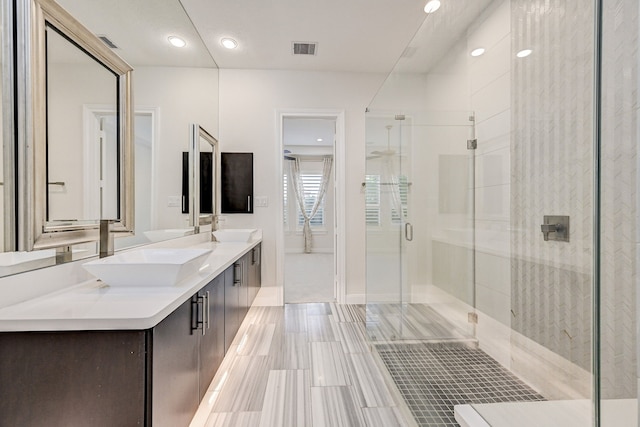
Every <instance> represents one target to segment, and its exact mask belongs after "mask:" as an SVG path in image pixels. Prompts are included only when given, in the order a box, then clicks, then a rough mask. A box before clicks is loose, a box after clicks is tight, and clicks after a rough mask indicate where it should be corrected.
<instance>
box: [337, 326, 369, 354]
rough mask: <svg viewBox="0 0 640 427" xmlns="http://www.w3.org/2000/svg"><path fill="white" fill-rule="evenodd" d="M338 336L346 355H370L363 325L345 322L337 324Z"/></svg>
mask: <svg viewBox="0 0 640 427" xmlns="http://www.w3.org/2000/svg"><path fill="white" fill-rule="evenodd" d="M337 329H338V335H339V338H340V342H341V343H342V348H343V350H344V352H345V353H370V352H371V347H370V345H369V343H368V342H367V339H366V335H365V334H366V332H365V329H364V325H363V324H362V323H351V322H343V323H338V324H337Z"/></svg>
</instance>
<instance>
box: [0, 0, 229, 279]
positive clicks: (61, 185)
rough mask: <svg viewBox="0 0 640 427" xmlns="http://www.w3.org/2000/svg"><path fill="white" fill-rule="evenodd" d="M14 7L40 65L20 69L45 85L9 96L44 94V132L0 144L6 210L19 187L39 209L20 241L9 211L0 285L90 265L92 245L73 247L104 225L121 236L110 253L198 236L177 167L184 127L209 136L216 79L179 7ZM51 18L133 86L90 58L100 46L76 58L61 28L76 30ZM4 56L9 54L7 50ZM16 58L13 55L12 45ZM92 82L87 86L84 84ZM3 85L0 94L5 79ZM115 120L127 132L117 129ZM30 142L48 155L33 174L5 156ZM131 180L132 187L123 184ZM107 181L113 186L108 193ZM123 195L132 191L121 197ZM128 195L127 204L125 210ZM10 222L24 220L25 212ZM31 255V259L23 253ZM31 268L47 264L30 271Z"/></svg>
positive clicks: (131, 3)
mask: <svg viewBox="0 0 640 427" xmlns="http://www.w3.org/2000/svg"><path fill="white" fill-rule="evenodd" d="M7 3H13V2H2V7H3V9H2V11H3V13H4V10H5V9H6V8H7V7H9V6H10V5H7ZM16 4H17V8H16V13H17V15H18V16H17V19H18V21H17V22H23V21H25V20H27V18H28V17H30V16H33V17H35V18H37V20H38V22H39V23H40V24H41V25H40V26H37V27H36V26H35V25H32V28H27V29H23V32H24V33H25V38H26V37H27V36H28V37H29V38H30V39H29V40H31V38H33V39H34V40H40V42H39V43H40V44H39V45H36V46H37V47H38V49H39V51H40V52H45V53H46V57H42V58H40V59H38V58H33V59H32V58H31V57H29V58H28V60H26V59H25V61H23V62H25V63H27V62H33V64H29V65H33V67H36V68H38V69H42V70H45V72H46V73H47V74H46V77H47V78H48V79H49V81H48V82H46V80H45V82H46V83H48V84H44V83H43V84H42V85H41V87H36V86H34V85H27V84H25V85H24V87H23V88H21V87H20V82H18V84H17V85H16V86H18V89H19V90H18V92H20V91H22V93H27V92H29V91H30V89H31V88H36V89H42V91H38V90H36V91H35V92H39V93H41V94H42V96H41V98H39V99H37V100H36V101H37V104H38V105H40V106H41V107H42V108H41V109H40V110H38V111H41V112H40V113H37V114H36V115H35V116H34V118H35V119H36V120H43V119H44V120H47V119H48V120H49V126H48V128H47V127H44V126H36V125H35V123H34V126H33V127H30V128H29V129H27V130H26V131H24V132H22V136H19V139H20V138H21V140H19V141H18V142H17V144H14V143H12V142H11V141H10V139H11V136H12V132H5V133H4V136H3V147H4V149H3V151H2V156H3V176H4V177H7V178H8V179H11V178H12V177H13V176H14V175H15V176H17V178H18V179H17V180H16V181H17V182H16V183H11V182H9V184H10V185H8V186H0V189H2V191H3V194H4V195H5V199H4V200H5V202H4V203H5V207H7V206H13V205H14V204H15V203H16V198H12V199H11V200H9V201H8V202H7V201H6V200H7V195H8V194H10V191H13V189H16V192H17V193H18V195H20V194H23V187H22V186H24V185H26V184H27V183H28V185H33V186H34V188H33V189H32V192H31V194H32V195H33V198H34V200H33V205H35V203H36V200H35V198H36V195H38V197H40V200H39V201H38V204H39V205H38V206H40V207H41V208H42V209H41V210H38V211H37V212H38V213H37V215H38V218H35V216H36V210H35V209H34V210H32V212H33V214H32V215H33V217H32V218H30V219H29V221H30V224H32V226H30V227H27V228H28V232H27V231H25V227H23V225H24V224H16V222H15V221H13V220H12V219H11V216H12V215H13V211H12V210H11V209H4V217H3V223H4V228H3V229H2V231H1V232H2V234H3V235H2V239H0V240H1V241H3V242H5V245H4V247H3V248H2V250H3V251H4V253H0V258H2V256H4V255H6V258H3V259H0V276H4V275H7V274H14V273H18V272H21V271H25V270H30V269H34V268H39V267H43V266H46V265H52V264H54V263H56V262H61V261H66V260H75V259H80V258H84V257H87V256H93V255H95V254H96V253H97V244H96V242H95V241H90V242H88V243H80V242H81V241H83V240H85V239H86V238H87V236H89V237H91V236H94V237H95V238H97V227H96V224H97V220H98V219H100V218H107V219H114V218H115V219H118V220H119V223H120V228H119V231H123V232H122V233H118V234H117V235H116V237H117V238H116V240H115V247H116V250H117V249H123V248H128V247H132V246H136V245H143V244H148V243H151V242H156V241H159V240H165V239H170V238H175V237H180V236H184V235H188V234H192V233H194V231H195V230H196V225H195V224H194V220H193V219H190V218H189V214H185V213H182V209H181V205H182V203H181V202H182V200H181V197H182V194H181V193H182V189H181V173H182V161H181V155H182V152H184V151H188V150H189V144H190V130H191V127H190V125H191V124H192V123H194V122H195V123H199V124H201V125H202V127H203V128H206V129H207V130H208V131H209V132H211V135H217V132H218V69H217V66H216V64H215V62H214V61H213V59H212V58H211V56H210V54H209V52H208V51H207V49H206V48H205V46H204V43H203V42H202V40H201V39H200V35H199V34H198V32H197V31H196V30H195V28H193V25H192V23H191V20H190V19H189V17H188V16H187V15H186V13H185V11H184V9H183V7H182V5H181V3H180V1H179V0H154V1H153V2H149V1H147V0H110V1H108V2H87V1H86V0H58V1H57V3H54V2H53V1H52V0H20V1H18V2H17V3H16ZM58 5H59V6H58ZM34 10H35V11H36V12H37V13H33V11H34ZM53 10H55V13H54V12H51V11H53ZM58 12H60V13H62V15H67V16H68V17H73V19H75V20H77V21H78V22H79V23H80V24H81V25H77V27H78V28H80V27H82V28H85V29H86V30H87V32H88V33H90V34H91V35H92V36H91V38H92V39H93V40H94V41H97V42H99V43H98V45H99V46H100V49H104V48H105V47H106V46H108V51H110V52H111V53H113V54H115V55H114V56H116V57H119V58H122V63H123V64H129V65H130V67H129V68H132V69H133V70H134V71H133V72H132V76H133V77H132V80H133V84H131V81H130V80H129V78H128V77H129V76H127V75H126V73H124V74H123V73H121V70H118V69H115V70H114V68H113V67H112V65H113V64H112V63H111V61H110V60H105V59H104V58H102V57H101V56H100V55H98V54H96V53H95V52H94V48H96V49H97V46H98V45H93V47H92V46H89V47H87V46H84V45H83V43H79V42H78V41H77V40H76V39H75V36H74V34H75V33H74V32H72V34H69V33H68V31H67V30H69V28H68V27H72V28H73V29H74V30H75V29H76V26H75V25H68V26H65V25H61V22H60V20H59V19H53V17H52V16H53V15H54V14H57V13H58ZM12 13H13V12H12ZM3 16H4V15H3ZM63 20H64V19H63ZM9 21H11V19H10V20H9ZM9 33H11V31H9ZM2 34H3V35H4V34H5V32H4V28H3V32H2ZM94 36H98V37H97V38H96V37H94ZM170 36H178V37H180V38H181V39H183V40H184V41H185V42H186V44H185V46H184V47H183V48H176V47H174V46H172V45H171V44H170V43H169V40H168V39H169V37H170ZM2 42H3V43H4V42H5V41H4V40H2ZM7 44H8V45H9V46H13V40H9V41H8V42H7ZM18 46H19V47H18V49H17V50H18V51H20V50H21V48H20V46H21V45H20V42H19V40H18ZM25 51H26V49H25ZM5 52H9V53H10V52H11V49H3V56H2V60H3V61H4V53H5ZM19 55H20V54H19ZM17 64H18V65H17V70H18V73H17V74H18V75H20V73H21V71H22V70H23V69H24V68H25V67H24V66H23V65H22V64H21V63H20V61H18V62H17ZM21 67H22V68H21ZM7 68H8V69H9V70H11V69H12V67H7ZM3 69H4V67H3ZM89 76H92V78H93V79H94V80H93V81H89V80H88V77H89ZM2 77H3V82H4V80H5V73H4V71H3V76H2ZM18 80H19V79H18ZM124 82H126V84H123V83H124ZM6 87H8V88H12V87H13V84H9V85H7V86H5V85H4V84H3V86H2V88H1V89H2V91H3V92H4V91H5V88H6ZM130 88H132V89H133V100H134V103H133V104H132V105H129V106H127V105H124V104H123V99H124V98H125V97H126V95H123V92H122V91H123V90H127V89H130ZM4 95H5V93H2V96H3V97H4ZM3 105H9V104H7V103H4V102H3ZM18 106H19V105H18ZM9 110H10V109H9ZM4 113H5V112H4V111H3V115H2V116H3V117H6V114H4ZM38 114H40V115H39V116H38ZM123 115H124V116H125V118H124V119H123ZM123 120H129V121H130V122H131V123H129V125H133V126H123ZM123 128H124V129H131V132H132V134H131V135H128V137H130V140H131V144H130V146H129V148H124V146H123V143H124V141H125V139H126V137H127V135H123ZM30 132H31V133H33V135H30V134H29V133H30ZM19 133H20V132H19ZM36 134H37V135H36ZM36 137H37V138H40V140H43V141H46V142H47V144H48V145H39V146H38V147H42V146H44V147H45V150H44V156H41V157H40V159H42V158H44V159H45V161H44V163H39V165H40V166H39V167H36V165H35V161H34V164H29V162H30V161H31V160H30V159H31V157H29V156H26V155H23V154H22V152H20V153H18V154H17V155H15V154H14V153H11V150H12V149H13V147H15V146H18V147H24V146H27V145H28V143H27V141H29V140H30V138H33V139H34V140H35V139H36ZM34 148H35V146H34ZM7 153H9V154H7ZM126 153H128V155H125V154H126ZM41 154H42V153H41ZM123 156H124V159H123V158H122V157H123ZM15 161H18V163H19V164H20V165H22V168H19V170H18V171H17V172H16V171H11V170H7V168H6V165H12V164H13V163H14V162H15ZM127 161H129V162H130V164H129V165H127V164H126V162H127ZM39 162H41V160H39ZM70 165H71V166H70ZM26 171H29V172H26ZM127 172H129V173H130V174H131V175H132V176H134V179H127V180H122V175H123V174H126V173H127ZM114 177H119V178H120V179H116V180H115V181H114V179H113V178H114ZM127 183H134V184H135V185H132V186H131V188H127ZM2 187H5V188H2ZM36 187H37V188H36ZM24 190H25V191H26V189H24ZM128 190H131V191H129V194H130V195H131V197H132V202H131V203H129V202H127V200H126V197H125V198H123V196H124V195H125V194H126V193H127V191H128ZM18 199H19V197H18ZM133 200H135V210H133V209H131V210H130V211H127V207H128V208H133ZM18 201H19V200H18ZM19 204H20V203H19ZM21 206H24V204H21ZM16 211H17V212H18V214H17V217H18V218H19V219H20V218H23V216H26V215H27V213H28V212H27V211H31V210H30V209H25V208H22V209H20V208H19V209H16ZM127 212H129V214H130V216H131V217H130V218H129V217H127ZM198 221H199V218H198ZM203 221H204V222H206V218H203ZM18 222H19V221H18ZM35 224H39V226H36V225H35ZM131 225H135V227H134V232H133V233H126V232H125V231H126V230H127V229H129V228H130V226H131ZM60 232H62V233H60ZM65 234H66V236H65V237H64V238H63V237H62V236H63V235H65ZM119 236H120V237H119ZM87 240H91V239H87ZM28 242H32V245H31V246H29V243H28ZM60 245H65V248H64V249H65V250H68V251H69V252H70V253H71V256H68V257H66V258H64V259H62V258H61V257H59V256H58V257H57V260H56V256H55V255H56V251H60V249H59V248H60ZM66 245H68V246H66ZM33 248H36V249H38V250H36V251H32V252H29V253H26V252H20V251H25V250H31V249H33ZM47 248H51V249H47ZM30 258H43V259H45V260H44V261H42V260H40V259H39V260H37V262H35V261H33V260H31V261H29V260H28V259H30ZM5 261H6V262H5ZM5 264H6V268H4V267H5Z"/></svg>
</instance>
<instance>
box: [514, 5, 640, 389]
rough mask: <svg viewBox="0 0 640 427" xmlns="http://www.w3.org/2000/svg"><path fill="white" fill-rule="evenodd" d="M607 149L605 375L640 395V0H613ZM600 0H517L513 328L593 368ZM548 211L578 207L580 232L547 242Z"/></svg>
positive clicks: (612, 385) (605, 88) (608, 384)
mask: <svg viewBox="0 0 640 427" xmlns="http://www.w3.org/2000/svg"><path fill="white" fill-rule="evenodd" d="M604 4H605V13H604V37H603V56H604V58H603V59H604V61H603V64H604V68H603V85H602V96H603V103H602V111H603V115H602V117H603V120H602V158H601V170H602V175H601V188H602V191H601V194H602V204H601V225H602V235H601V247H602V250H601V257H600V260H601V264H600V265H601V307H602V309H601V325H602V334H601V344H602V345H601V359H602V363H601V369H602V371H601V378H602V392H603V397H604V398H622V397H635V395H636V394H635V393H636V377H637V375H636V335H635V325H636V306H635V286H636V274H635V268H636V265H635V262H636V261H635V260H636V254H635V250H636V246H635V244H634V243H635V237H636V233H637V228H636V216H637V209H636V203H637V201H636V191H637V185H636V183H637V174H638V171H637V165H636V160H637V155H636V151H637V147H636V145H637V136H638V135H637V116H636V114H637V112H636V111H635V107H634V106H635V105H637V101H636V98H637V75H638V67H637V60H638V56H637V48H638V3H637V1H633V0H614V1H606V2H604ZM593 22H594V19H593V9H592V5H591V4H590V3H588V2H580V1H578V0H567V1H559V0H555V1H550V2H549V1H530V0H527V1H525V0H515V1H513V2H512V20H511V23H512V28H513V39H512V42H513V46H514V50H513V52H514V53H515V52H517V51H519V50H520V49H524V48H531V49H533V54H532V55H531V56H529V57H527V58H522V59H518V58H515V57H514V59H513V60H512V67H513V81H512V98H511V100H512V126H513V140H512V148H511V173H512V183H511V190H512V191H511V228H512V235H511V249H512V255H513V258H512V265H511V268H512V289H511V303H512V310H513V312H514V317H513V319H512V325H513V328H514V329H515V330H516V331H517V332H520V333H522V334H523V335H525V336H526V337H528V338H530V339H533V340H534V341H536V342H538V343H540V344H542V345H544V346H545V347H547V348H549V349H551V350H552V351H554V352H556V353H557V354H558V355H560V356H562V357H564V358H566V359H568V360H570V361H571V362H573V363H576V364H577V365H579V366H581V367H583V368H584V369H587V370H590V369H591V353H592V348H591V322H592V314H591V301H592V299H591V293H592V289H591V285H592V268H593V236H592V224H593V216H592V211H593V203H592V202H593V197H592V195H593V181H594V174H593V150H592V148H593V117H594V116H593V96H594V80H593V79H594V76H593V68H594V66H593V58H594V49H593V39H594V37H593V28H594V27H593ZM543 215H570V216H571V242H570V243H560V242H544V241H543V239H542V233H541V232H540V224H541V223H542V217H543Z"/></svg>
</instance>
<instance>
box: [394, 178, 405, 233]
mask: <svg viewBox="0 0 640 427" xmlns="http://www.w3.org/2000/svg"><path fill="white" fill-rule="evenodd" d="M398 187H399V190H400V205H401V209H402V213H403V215H404V217H405V218H406V217H407V196H408V192H409V183H408V181H407V177H406V176H404V175H400V176H399V177H398ZM391 222H393V223H394V224H399V223H401V222H402V221H401V218H400V214H399V212H398V211H397V209H394V208H392V209H391Z"/></svg>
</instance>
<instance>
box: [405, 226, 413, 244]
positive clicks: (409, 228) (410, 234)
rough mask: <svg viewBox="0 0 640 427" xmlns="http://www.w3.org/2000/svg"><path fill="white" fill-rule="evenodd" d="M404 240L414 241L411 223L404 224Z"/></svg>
mask: <svg viewBox="0 0 640 427" xmlns="http://www.w3.org/2000/svg"><path fill="white" fill-rule="evenodd" d="M404 238H405V239H407V240H408V241H409V242H410V241H412V240H413V225H412V224H411V223H410V222H405V224H404Z"/></svg>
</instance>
